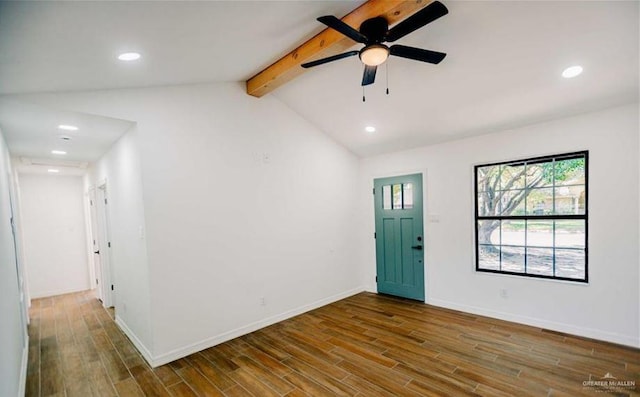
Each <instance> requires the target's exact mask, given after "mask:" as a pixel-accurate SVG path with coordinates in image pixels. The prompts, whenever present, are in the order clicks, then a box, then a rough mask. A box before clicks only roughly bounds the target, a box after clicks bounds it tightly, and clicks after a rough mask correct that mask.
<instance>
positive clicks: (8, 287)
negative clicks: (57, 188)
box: [0, 132, 28, 396]
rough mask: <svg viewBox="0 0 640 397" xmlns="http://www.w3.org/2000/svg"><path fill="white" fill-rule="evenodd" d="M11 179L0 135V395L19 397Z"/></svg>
mask: <svg viewBox="0 0 640 397" xmlns="http://www.w3.org/2000/svg"><path fill="white" fill-rule="evenodd" d="M11 175H12V173H11V166H10V163H9V153H8V151H7V146H6V144H5V141H4V137H3V135H2V132H0V395H2V396H21V395H23V394H24V385H25V383H24V382H25V379H26V364H27V360H26V359H27V355H26V352H27V344H28V337H27V335H26V324H25V322H24V319H23V317H22V312H23V310H24V306H23V305H24V304H25V303H24V300H23V299H21V294H20V288H19V286H18V279H19V273H18V269H17V267H16V255H15V248H14V247H15V246H14V243H15V242H14V238H13V233H12V230H11V214H12V208H11V205H10V197H9V194H10V189H11V185H12V183H13V182H12V178H11Z"/></svg>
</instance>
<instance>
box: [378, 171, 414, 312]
mask: <svg viewBox="0 0 640 397" xmlns="http://www.w3.org/2000/svg"><path fill="white" fill-rule="evenodd" d="M374 197H375V199H374V202H375V217H376V274H377V276H376V281H377V285H378V292H379V293H384V294H390V295H395V296H400V297H404V298H409V299H416V300H420V301H424V297H425V294H424V234H423V218H422V174H413V175H405V176H397V177H391V178H380V179H375V180H374Z"/></svg>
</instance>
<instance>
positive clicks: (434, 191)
mask: <svg viewBox="0 0 640 397" xmlns="http://www.w3.org/2000/svg"><path fill="white" fill-rule="evenodd" d="M638 134H639V126H638V104H637V103H636V104H633V105H628V106H624V107H619V108H614V109H609V110H604V111H601V112H595V113H589V114H584V115H580V116H577V117H571V118H566V119H562V120H557V121H553V122H547V123H542V124H536V125H531V126H528V127H524V128H519V129H516V130H512V131H504V132H499V133H494V134H490V135H484V136H480V137H474V138H469V139H464V140H459V141H454V142H449V143H444V144H439V145H434V146H426V147H421V148H417V149H414V150H410V151H404V152H399V153H394V154H390V155H384V156H378V157H373V158H368V159H364V160H362V163H361V167H362V168H361V181H360V185H361V188H360V191H361V197H360V207H361V208H362V211H361V214H360V216H361V224H362V225H363V227H362V228H360V230H359V232H360V242H359V246H360V247H361V251H360V254H361V261H362V264H363V266H364V267H365V268H366V271H367V274H366V276H365V277H366V282H367V284H368V288H369V289H371V290H375V283H374V277H375V246H374V241H373V239H372V238H371V234H372V233H371V232H372V231H373V230H374V210H373V198H372V196H371V186H372V185H373V178H376V177H380V176H387V175H393V174H403V173H408V172H414V171H420V170H426V178H425V181H426V192H427V193H426V200H425V235H426V241H425V248H426V252H425V255H426V257H425V262H426V283H425V285H426V296H427V302H428V303H430V304H433V305H438V306H443V307H449V308H453V309H459V310H464V311H468V312H472V313H479V314H485V315H488V316H493V317H498V318H503V319H507V320H513V321H518V322H523V323H527V324H532V325H536V326H541V327H546V328H550V329H555V330H559V331H565V332H570V333H574V334H578V335H584V336H587V337H593V338H598V339H603V340H609V341H613V342H618V343H623V344H627V345H632V346H640V332H639V323H640V301H639V299H638V290H639V289H640V285H639V276H640V275H639V268H640V266H639V253H638V238H639V237H640V236H639V225H638V222H637V220H638V217H639V215H640V214H639V212H638V208H639V199H638V189H639V184H638V181H639V168H640V166H639V162H638V153H639V152H638ZM584 149H586V150H589V242H588V243H589V284H588V285H585V284H581V283H570V282H558V281H552V280H542V279H534V278H524V277H517V276H505V275H495V274H489V273H476V272H475V270H474V269H475V265H474V237H473V233H474V229H473V205H474V204H473V182H472V180H473V179H472V178H473V165H475V164H482V163H490V162H498V161H503V160H515V159H521V158H528V157H534V156H540V155H547V154H559V153H563V152H571V151H578V150H584ZM430 215H437V216H438V217H439V219H440V220H439V223H428V219H430V218H429V216H430ZM500 289H506V290H507V291H508V298H506V299H505V298H501V297H500V294H499V291H500Z"/></svg>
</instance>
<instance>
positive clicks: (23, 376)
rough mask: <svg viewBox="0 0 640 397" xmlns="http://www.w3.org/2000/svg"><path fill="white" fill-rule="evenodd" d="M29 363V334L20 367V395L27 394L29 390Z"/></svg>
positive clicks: (19, 396)
mask: <svg viewBox="0 0 640 397" xmlns="http://www.w3.org/2000/svg"><path fill="white" fill-rule="evenodd" d="M28 364H29V335H26V341H25V344H24V347H23V348H22V365H21V367H20V383H19V384H18V397H22V396H24V395H25V392H26V390H27V365H28Z"/></svg>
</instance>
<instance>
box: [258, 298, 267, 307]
mask: <svg viewBox="0 0 640 397" xmlns="http://www.w3.org/2000/svg"><path fill="white" fill-rule="evenodd" d="M266 305H267V301H266V300H265V299H264V296H263V297H261V298H260V306H266Z"/></svg>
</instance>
